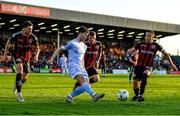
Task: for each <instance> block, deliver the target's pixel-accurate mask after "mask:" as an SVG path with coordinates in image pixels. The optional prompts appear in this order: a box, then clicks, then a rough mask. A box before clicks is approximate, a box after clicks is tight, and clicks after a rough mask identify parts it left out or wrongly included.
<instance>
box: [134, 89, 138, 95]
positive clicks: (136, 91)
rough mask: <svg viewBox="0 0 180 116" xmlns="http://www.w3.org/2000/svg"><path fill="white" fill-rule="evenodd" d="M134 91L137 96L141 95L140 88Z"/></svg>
mask: <svg viewBox="0 0 180 116" xmlns="http://www.w3.org/2000/svg"><path fill="white" fill-rule="evenodd" d="M134 93H135V95H136V96H138V95H139V88H136V89H134Z"/></svg>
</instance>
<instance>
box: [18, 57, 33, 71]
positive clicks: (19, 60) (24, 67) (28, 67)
mask: <svg viewBox="0 0 180 116" xmlns="http://www.w3.org/2000/svg"><path fill="white" fill-rule="evenodd" d="M17 63H22V65H23V72H24V73H29V71H30V65H29V63H28V62H27V61H22V60H21V58H17V59H16V64H17Z"/></svg>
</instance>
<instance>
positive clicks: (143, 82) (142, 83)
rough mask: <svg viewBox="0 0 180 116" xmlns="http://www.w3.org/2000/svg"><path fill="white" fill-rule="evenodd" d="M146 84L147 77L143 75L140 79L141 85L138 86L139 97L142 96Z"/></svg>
mask: <svg viewBox="0 0 180 116" xmlns="http://www.w3.org/2000/svg"><path fill="white" fill-rule="evenodd" d="M146 84H147V76H146V75H145V74H143V78H142V81H141V85H140V95H143V94H144V92H145V87H146Z"/></svg>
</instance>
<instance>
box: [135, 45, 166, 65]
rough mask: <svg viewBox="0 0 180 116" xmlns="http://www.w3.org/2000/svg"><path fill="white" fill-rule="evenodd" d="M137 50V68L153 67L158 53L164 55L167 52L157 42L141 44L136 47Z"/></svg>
mask: <svg viewBox="0 0 180 116" xmlns="http://www.w3.org/2000/svg"><path fill="white" fill-rule="evenodd" d="M135 49H136V50H138V51H139V52H138V61H137V66H142V67H151V66H152V64H153V59H154V57H155V55H156V52H157V51H160V52H162V53H163V52H164V51H165V50H164V49H163V47H162V46H160V45H159V44H158V43H155V42H152V43H147V42H140V43H138V44H137V45H136V46H135Z"/></svg>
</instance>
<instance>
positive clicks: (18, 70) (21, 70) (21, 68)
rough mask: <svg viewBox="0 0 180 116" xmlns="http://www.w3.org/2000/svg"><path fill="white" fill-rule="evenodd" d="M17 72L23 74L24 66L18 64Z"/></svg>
mask: <svg viewBox="0 0 180 116" xmlns="http://www.w3.org/2000/svg"><path fill="white" fill-rule="evenodd" d="M16 72H17V73H22V72H23V66H22V64H21V63H18V64H17V65H16Z"/></svg>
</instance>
